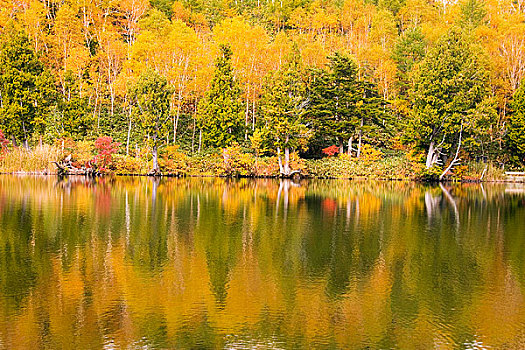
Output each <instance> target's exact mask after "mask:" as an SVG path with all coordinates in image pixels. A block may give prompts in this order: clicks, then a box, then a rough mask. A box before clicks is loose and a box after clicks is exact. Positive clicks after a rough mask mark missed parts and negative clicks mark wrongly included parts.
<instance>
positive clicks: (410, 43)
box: [392, 27, 426, 95]
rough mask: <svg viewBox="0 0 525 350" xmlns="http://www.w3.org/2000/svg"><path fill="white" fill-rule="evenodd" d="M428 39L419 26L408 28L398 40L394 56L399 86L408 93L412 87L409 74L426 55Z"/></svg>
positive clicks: (403, 93) (402, 91) (404, 93)
mask: <svg viewBox="0 0 525 350" xmlns="http://www.w3.org/2000/svg"><path fill="white" fill-rule="evenodd" d="M425 51H426V40H425V37H424V35H423V33H421V29H420V28H419V27H415V28H411V29H407V30H406V31H405V32H404V33H403V34H402V35H401V36H400V37H399V38H398V40H397V42H396V44H395V46H394V48H393V52H392V58H393V59H394V61H395V62H396V65H397V69H398V71H397V79H398V85H399V86H398V88H399V92H400V94H401V95H406V94H407V92H408V89H409V87H410V82H409V74H410V72H412V69H413V68H414V66H415V65H416V64H417V63H419V62H420V61H421V60H422V59H423V58H424V57H425Z"/></svg>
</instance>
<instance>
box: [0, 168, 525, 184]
mask: <svg viewBox="0 0 525 350" xmlns="http://www.w3.org/2000/svg"><path fill="white" fill-rule="evenodd" d="M0 175H21V176H56V177H60V176H61V175H59V174H58V173H57V172H48V171H12V172H3V171H0ZM62 176H63V177H69V176H72V177H86V178H101V177H115V176H122V177H152V178H163V177H164V178H186V177H188V178H226V179H289V180H292V179H294V178H296V179H297V178H298V179H301V180H345V181H392V182H394V181H399V182H401V181H405V182H415V183H462V184H483V183H515V184H525V177H524V178H523V180H520V181H517V180H507V179H498V180H494V179H491V180H442V181H425V180H417V179H410V178H386V177H371V176H356V177H330V176H309V175H300V176H296V177H291V178H287V177H281V176H251V175H238V176H228V175H206V174H184V175H175V174H157V175H151V174H140V173H110V174H103V175H98V176H89V175H78V174H71V175H62Z"/></svg>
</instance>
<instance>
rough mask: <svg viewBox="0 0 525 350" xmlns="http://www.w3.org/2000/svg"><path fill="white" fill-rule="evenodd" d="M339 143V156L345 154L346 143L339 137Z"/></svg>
mask: <svg viewBox="0 0 525 350" xmlns="http://www.w3.org/2000/svg"><path fill="white" fill-rule="evenodd" d="M337 139H338V143H339V154H343V153H344V152H345V149H344V148H345V141H344V140H343V138H342V137H338V138H337Z"/></svg>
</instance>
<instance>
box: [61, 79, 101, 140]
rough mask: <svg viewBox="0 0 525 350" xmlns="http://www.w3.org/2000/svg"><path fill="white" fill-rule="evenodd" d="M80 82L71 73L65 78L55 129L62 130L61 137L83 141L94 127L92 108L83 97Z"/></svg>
mask: <svg viewBox="0 0 525 350" xmlns="http://www.w3.org/2000/svg"><path fill="white" fill-rule="evenodd" d="M78 83H79V82H78V80H77V79H75V76H74V75H73V73H72V72H71V71H68V72H66V74H65V77H64V91H63V93H62V94H60V97H59V98H58V100H57V109H56V110H57V114H58V119H57V120H55V123H54V124H55V125H54V128H60V130H59V135H57V136H59V137H61V136H70V137H73V138H74V139H82V138H83V137H85V136H87V134H88V133H89V131H90V130H91V128H92V127H93V117H92V114H91V108H90V106H89V103H88V98H87V97H86V96H81V94H80V90H79V86H78Z"/></svg>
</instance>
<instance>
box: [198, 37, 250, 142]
mask: <svg viewBox="0 0 525 350" xmlns="http://www.w3.org/2000/svg"><path fill="white" fill-rule="evenodd" d="M220 51H221V53H220V55H219V57H218V58H217V61H216V64H215V75H214V77H213V80H212V81H211V86H210V89H209V90H208V91H207V92H206V94H205V96H204V98H203V99H202V100H201V102H200V103H199V107H198V116H197V118H198V121H199V126H200V127H201V130H202V135H203V142H204V143H205V144H206V145H208V146H212V147H226V146H228V145H230V144H231V143H232V142H233V141H239V140H240V139H241V137H242V135H243V131H244V125H243V116H242V104H241V100H240V94H241V89H240V88H239V84H238V83H237V81H236V79H235V76H234V75H233V68H232V65H231V56H232V51H231V49H230V47H229V46H226V45H222V46H221V47H220Z"/></svg>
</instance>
